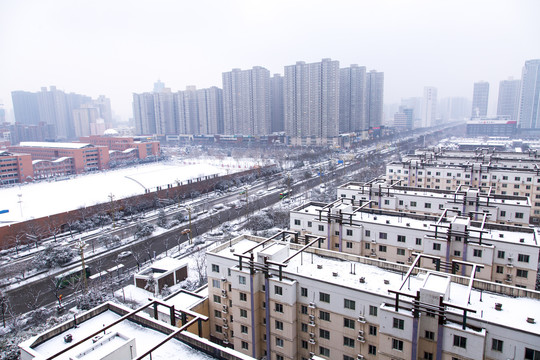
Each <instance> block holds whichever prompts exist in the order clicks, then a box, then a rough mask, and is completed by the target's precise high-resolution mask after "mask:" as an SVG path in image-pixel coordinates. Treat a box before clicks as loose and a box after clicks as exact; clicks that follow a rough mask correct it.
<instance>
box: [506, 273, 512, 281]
mask: <svg viewBox="0 0 540 360" xmlns="http://www.w3.org/2000/svg"><path fill="white" fill-rule="evenodd" d="M505 281H508V282H511V281H512V275H510V274H507V275H506V280H505Z"/></svg>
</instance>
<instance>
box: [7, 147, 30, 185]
mask: <svg viewBox="0 0 540 360" xmlns="http://www.w3.org/2000/svg"><path fill="white" fill-rule="evenodd" d="M33 176H34V172H33V169H32V157H31V156H30V155H28V154H20V153H16V152H12V151H7V150H0V185H3V184H15V183H22V182H25V181H27V179H29V178H30V179H31V178H32V177H33Z"/></svg>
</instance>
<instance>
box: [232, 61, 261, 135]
mask: <svg viewBox="0 0 540 360" xmlns="http://www.w3.org/2000/svg"><path fill="white" fill-rule="evenodd" d="M223 119H224V132H225V134H228V135H234V134H238V135H268V134H269V133H270V71H268V70H267V69H265V68H263V67H260V66H255V67H253V69H250V70H240V69H233V70H232V71H229V72H224V73H223Z"/></svg>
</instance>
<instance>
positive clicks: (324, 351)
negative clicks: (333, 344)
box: [319, 346, 330, 357]
mask: <svg viewBox="0 0 540 360" xmlns="http://www.w3.org/2000/svg"><path fill="white" fill-rule="evenodd" d="M319 354H320V355H322V356H326V357H330V350H329V349H327V348H325V347H322V346H319Z"/></svg>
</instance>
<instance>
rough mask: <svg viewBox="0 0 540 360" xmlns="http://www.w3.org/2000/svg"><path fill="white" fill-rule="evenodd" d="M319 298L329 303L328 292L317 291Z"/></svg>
mask: <svg viewBox="0 0 540 360" xmlns="http://www.w3.org/2000/svg"><path fill="white" fill-rule="evenodd" d="M319 300H320V301H322V302H326V303H329V302H330V294H327V293H323V292H320V293H319Z"/></svg>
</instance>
